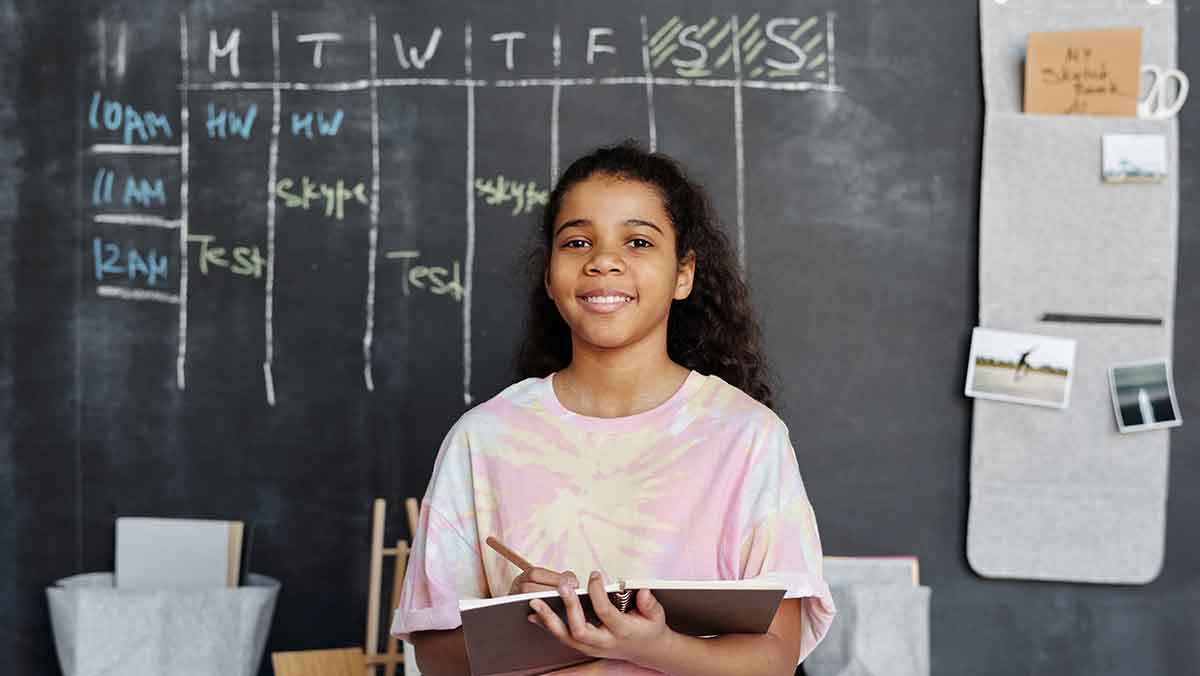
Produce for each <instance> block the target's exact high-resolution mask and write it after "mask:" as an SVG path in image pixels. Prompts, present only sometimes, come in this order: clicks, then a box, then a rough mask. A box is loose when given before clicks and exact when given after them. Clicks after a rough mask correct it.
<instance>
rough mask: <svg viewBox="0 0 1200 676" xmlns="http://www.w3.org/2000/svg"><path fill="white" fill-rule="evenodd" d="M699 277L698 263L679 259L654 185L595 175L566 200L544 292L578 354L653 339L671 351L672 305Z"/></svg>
mask: <svg viewBox="0 0 1200 676" xmlns="http://www.w3.org/2000/svg"><path fill="white" fill-rule="evenodd" d="M694 273H695V262H694V257H692V256H691V255H689V256H688V257H687V259H686V260H684V261H680V260H679V259H678V258H677V257H676V255H675V229H674V227H672V225H671V220H670V217H669V216H668V215H667V212H666V209H665V208H664V206H663V202H662V198H661V197H659V194H658V191H657V190H656V189H655V188H654V187H653V186H651V185H647V184H645V183H641V182H639V181H636V180H624V179H618V178H615V177H613V176H606V175H596V176H592V177H591V178H588V179H585V180H584V181H581V182H579V183H577V184H575V185H574V186H573V187H572V188H570V189H569V190H568V191H567V193H566V194H565V195H563V198H562V204H561V206H560V208H559V212H558V218H557V219H556V220H555V223H554V232H553V238H552V240H551V248H550V265H549V267H548V268H547V270H546V293H548V294H549V295H550V298H551V300H553V301H554V304H555V305H556V306H557V307H558V312H559V314H561V315H562V318H563V319H564V320H565V321H566V323H567V326H569V327H570V328H571V335H572V341H573V343H574V344H575V346H576V348H578V347H581V345H580V343H581V342H582V343H583V344H585V345H587V346H590V347H594V348H600V349H618V348H625V347H629V346H632V345H639V344H643V343H645V342H646V341H647V340H651V341H661V343H662V345H663V349H664V350H665V349H666V337H667V317H668V316H669V314H670V311H671V302H672V301H673V300H676V299H683V298H687V296H688V294H689V293H691V290H692V278H693V275H694Z"/></svg>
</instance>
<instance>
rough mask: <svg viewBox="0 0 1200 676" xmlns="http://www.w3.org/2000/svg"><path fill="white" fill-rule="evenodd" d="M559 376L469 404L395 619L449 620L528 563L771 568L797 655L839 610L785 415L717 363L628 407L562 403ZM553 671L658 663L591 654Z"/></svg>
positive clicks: (686, 569)
mask: <svg viewBox="0 0 1200 676" xmlns="http://www.w3.org/2000/svg"><path fill="white" fill-rule="evenodd" d="M553 379H554V376H553V375H551V376H549V377H546V378H530V379H527V380H524V381H522V382H519V383H517V384H515V385H513V386H511V387H509V388H508V389H506V390H504V391H503V392H501V393H500V394H499V395H497V396H496V397H494V398H492V399H490V400H488V401H487V402H485V403H483V404H481V405H479V406H477V407H476V408H474V409H472V410H471V411H468V412H467V413H466V414H465V415H463V417H462V418H461V419H459V421H458V422H457V423H456V424H455V425H454V427H453V428H452V429H451V430H450V432H449V434H448V435H447V436H446V440H445V441H444V442H443V444H442V448H441V450H440V451H439V452H438V457H437V460H436V462H435V464H434V469H433V476H432V479H431V480H430V484H429V490H428V492H427V493H426V495H425V499H424V501H423V502H422V504H421V513H420V523H419V526H418V529H417V530H418V532H417V533H416V536H415V537H414V541H413V548H412V554H411V558H410V559H409V563H408V571H407V573H406V575H405V578H404V588H403V591H402V593H401V596H400V605H399V608H398V609H397V610H396V614H395V618H394V621H393V624H392V633H393V634H395V635H397V636H399V637H401V638H408V636H409V634H410V633H412V632H415V631H422V630H426V629H454V628H456V627H458V626H460V625H461V624H462V619H461V616H460V615H459V612H458V601H459V599H465V598H490V597H496V596H503V595H505V594H507V593H508V591H509V587H510V585H511V583H512V580H513V578H515V577H516V576H517V575H518V574H519V573H520V570H519V569H518V568H517V567H516V566H514V565H513V564H512V563H510V562H508V561H507V560H505V559H504V558H502V557H501V556H500V555H499V554H497V553H495V552H494V551H493V550H492V549H491V548H490V547H487V546H486V545H485V544H484V540H485V539H486V538H487V536H489V535H495V536H496V537H497V538H499V539H500V540H501V541H502V542H504V543H505V544H507V545H508V546H509V547H511V548H512V549H513V550H515V551H517V552H518V553H520V554H521V555H522V556H524V557H525V558H526V559H528V560H529V561H531V562H533V563H534V565H538V566H541V567H544V568H549V569H551V570H573V571H575V573H576V575H578V576H579V578H580V579H581V580H584V579H586V576H587V575H588V573H590V572H591V571H592V570H599V571H601V573H603V574H604V577H605V581H606V582H611V581H615V580H618V579H631V578H655V579H672V580H739V579H747V578H756V577H768V578H772V579H774V580H777V581H781V582H783V583H785V584H786V585H787V587H788V591H787V594H786V596H787V597H788V598H802V599H803V600H802V606H803V616H802V622H803V625H802V636H801V640H800V655H801V659H803V658H804V656H806V655H808V653H809V652H810V651H812V649H813V647H815V646H816V645H817V643H818V642H819V641H820V640H821V638H822V637H823V636H824V635H825V632H826V631H827V630H828V628H829V625H830V622H831V621H832V620H833V615H834V606H833V599H832V597H831V596H830V594H829V587H828V585H827V584H826V583H825V581H824V579H823V578H822V575H821V542H820V538H819V535H818V533H817V523H816V521H815V520H814V518H813V511H812V507H811V505H810V504H809V501H808V496H807V494H806V493H805V490H804V484H803V483H802V482H801V479H800V472H799V469H798V467H797V463H796V456H795V453H794V451H793V449H792V445H791V442H790V441H789V438H788V430H787V427H786V426H785V425H784V423H783V422H782V421H781V420H780V419H779V418H778V417H777V416H776V415H775V414H774V413H773V412H772V411H771V410H770V409H768V408H767V407H765V406H763V405H762V404H760V403H758V402H757V401H755V400H754V399H752V398H751V397H749V396H748V395H746V394H745V393H743V392H742V391H741V390H739V389H737V388H736V387H733V386H732V385H729V384H728V383H726V382H725V381H724V380H721V379H720V378H718V377H716V376H704V375H701V374H699V373H697V372H695V371H693V372H691V373H690V374H689V375H688V377H687V379H686V380H685V381H684V384H683V386H682V387H680V389H679V390H678V391H677V392H676V393H675V394H674V395H672V396H671V397H670V398H669V399H668V400H667V401H665V402H663V403H662V404H660V405H658V406H657V407H655V408H653V409H650V410H648V411H645V412H642V413H638V414H635V415H631V416H627V417H622V418H593V417H589V416H584V415H579V414H577V413H574V412H572V411H569V410H567V409H566V408H564V407H563V405H562V404H561V403H560V402H559V400H558V397H557V396H556V395H555V393H554V387H553ZM555 673H560V674H568V673H569V674H584V673H587V674H653V673H657V672H654V671H651V670H647V669H642V668H639V667H636V666H634V665H632V664H630V663H627V662H620V661H613V660H601V661H598V662H592V663H590V664H585V665H582V666H579V667H573V668H570V669H566V670H563V671H560V672H555Z"/></svg>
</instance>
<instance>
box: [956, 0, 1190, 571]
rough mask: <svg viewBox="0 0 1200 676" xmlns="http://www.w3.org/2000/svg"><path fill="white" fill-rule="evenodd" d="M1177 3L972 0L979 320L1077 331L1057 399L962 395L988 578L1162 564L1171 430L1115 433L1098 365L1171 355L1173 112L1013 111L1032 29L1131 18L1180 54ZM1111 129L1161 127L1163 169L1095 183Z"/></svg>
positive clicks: (972, 526)
mask: <svg viewBox="0 0 1200 676" xmlns="http://www.w3.org/2000/svg"><path fill="white" fill-rule="evenodd" d="M1175 13H1176V7H1175V2H1174V0H1157V1H1156V0H1090V1H1084V0H981V1H980V24H981V25H980V34H981V40H982V61H983V78H984V97H985V101H986V110H985V120H984V148H983V167H982V176H981V181H982V188H981V202H980V223H979V229H980V232H979V325H980V326H982V327H985V328H990V329H1002V330H1009V331H1018V332H1023V333H1034V334H1044V335H1053V336H1062V337H1066V338H1073V339H1075V340H1076V341H1077V352H1076V361H1075V373H1074V382H1073V384H1072V389H1071V401H1070V406H1069V407H1068V408H1067V409H1066V410H1054V409H1044V408H1037V407H1032V406H1024V405H1019V404H1011V403H1002V402H997V401H988V400H982V399H976V400H975V401H974V421H973V430H972V440H971V478H970V483H971V500H970V513H969V517H968V524H967V557H968V560H969V561H970V564H971V567H972V568H973V569H974V570H975V571H976V572H977V573H979V574H980V575H982V576H985V577H995V578H1021V579H1042V580H1064V581H1075V582H1092V583H1126V584H1139V583H1146V582H1149V581H1150V580H1152V579H1153V578H1155V577H1156V576H1157V575H1158V572H1159V570H1160V568H1161V565H1162V559H1163V539H1164V533H1165V518H1166V514H1165V512H1166V498H1167V471H1168V457H1169V456H1168V433H1167V431H1165V430H1156V431H1149V432H1141V433H1137V434H1130V435H1122V434H1119V433H1118V430H1117V426H1116V423H1115V421H1114V417H1113V407H1112V403H1111V399H1110V391H1109V384H1108V378H1107V369H1108V367H1109V366H1111V365H1113V364H1115V363H1119V362H1126V361H1134V360H1138V359H1144V358H1154V357H1169V356H1170V354H1171V341H1172V330H1173V324H1174V321H1173V319H1174V304H1175V267H1176V238H1177V231H1178V208H1179V204H1178V203H1179V198H1178V167H1179V162H1178V152H1179V143H1178V125H1177V122H1176V120H1175V119H1173V118H1172V119H1166V120H1144V119H1138V118H1133V117H1100V116H1083V115H1070V116H1068V115H1055V116H1050V115H1026V114H1023V113H1022V112H1021V110H1022V91H1023V77H1024V63H1023V59H1024V52H1025V42H1026V39H1027V37H1028V35H1029V33H1031V32H1041V31H1067V30H1088V29H1100V28H1117V27H1134V26H1138V27H1141V28H1143V37H1142V63H1143V64H1154V65H1157V66H1160V67H1162V68H1174V67H1175V54H1176V17H1175ZM1106 133H1152V134H1161V135H1163V136H1164V137H1165V138H1166V140H1167V149H1168V150H1167V152H1168V174H1167V177H1166V179H1165V180H1164V181H1162V182H1159V183H1145V184H1136V185H1111V184H1105V183H1103V182H1102V180H1101V144H1102V137H1103V135H1104V134H1106ZM1048 314H1050V315H1053V314H1059V315H1062V314H1067V315H1088V316H1094V317H1095V316H1098V317H1108V318H1112V317H1139V318H1147V317H1149V318H1157V319H1161V323H1160V324H1155V323H1154V322H1145V321H1143V322H1141V323H1075V322H1069V321H1068V322H1064V321H1046V319H1045V317H1046V315H1048Z"/></svg>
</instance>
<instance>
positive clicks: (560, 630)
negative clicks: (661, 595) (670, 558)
mask: <svg viewBox="0 0 1200 676" xmlns="http://www.w3.org/2000/svg"><path fill="white" fill-rule="evenodd" d="M558 593H559V595H560V596H561V597H562V599H563V603H564V604H565V606H566V614H567V621H566V623H565V624H564V623H563V621H562V619H561V618H560V617H559V616H558V615H557V614H556V613H555V612H554V611H553V610H551V609H550V606H548V605H546V603H545V602H544V601H542V600H541V599H534V600H532V601H530V603H529V606H530V607H531V608H532V609H533V610H534V612H535V613H536V614H534V615H530V616H529V621H530V622H533V623H534V624H539V625H541V626H542V627H545V628H546V630H547V631H549V632H550V633H551V634H553V635H554V637H555V638H557V639H558V640H559V641H561V642H562V643H563V644H565V645H567V646H569V647H571V648H574V649H575V650H578V651H579V652H581V653H583V654H585V655H589V656H591V657H603V658H607V659H618V660H626V661H629V662H634V663H641V662H642V660H643V659H644V658H646V657H648V656H650V655H653V654H654V653H655V652H657V651H660V650H662V649H663V647H664V644H665V643H666V641H667V640H668V639H669V638H670V637H671V634H672V632H671V629H670V628H668V627H667V615H666V612H664V611H663V607H662V605H661V604H659V602H658V601H657V600H656V599H655V598H654V595H653V594H651V593H650V590H649V589H641V590H638V594H637V612H624V613H622V612H621V611H620V610H617V607H616V606H614V605H613V604H612V601H610V600H609V599H608V592H606V591H604V581H603V580H602V579H601V577H600V574H599V573H598V572H593V573H592V575H591V577H590V578H589V579H588V596H589V597H591V600H592V609H593V610H595V611H596V616H597V617H599V618H600V621H601V622H602V623H603V624H601V626H599V627H597V626H595V625H593V624H592V623H590V622H588V621H587V619H586V618H585V617H584V615H583V606H582V605H581V604H580V603H579V596H578V595H577V594H576V593H575V588H574V587H572V586H571V585H570V583H563V584H562V585H559V587H558Z"/></svg>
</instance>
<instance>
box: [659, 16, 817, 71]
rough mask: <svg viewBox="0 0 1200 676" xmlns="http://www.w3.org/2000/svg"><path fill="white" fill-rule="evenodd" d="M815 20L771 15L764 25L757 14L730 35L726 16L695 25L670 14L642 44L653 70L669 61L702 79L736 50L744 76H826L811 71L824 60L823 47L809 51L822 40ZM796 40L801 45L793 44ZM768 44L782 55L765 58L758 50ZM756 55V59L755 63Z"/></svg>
mask: <svg viewBox="0 0 1200 676" xmlns="http://www.w3.org/2000/svg"><path fill="white" fill-rule="evenodd" d="M819 24H820V19H819V18H818V17H816V16H812V17H809V18H807V19H804V20H801V19H799V18H795V17H775V18H772V19H770V20H768V21H767V22H766V23H765V24H764V23H762V21H761V16H760V15H758V14H754V15H752V16H750V18H748V19H747V20H746V21H745V22H743V23H742V24H741V25H740V26H738V29H737V32H736V33H735V32H734V30H733V22H732V21H730V20H729V19H725V20H722V19H719V18H718V17H715V16H714V17H709V18H708V19H707V20H705V21H702V22H699V23H685V22H684V21H682V20H681V19H680V18H679V17H678V16H673V17H671V18H670V19H668V20H667V21H666V22H664V23H663V24H662V25H661V26H659V27H658V29H657V30H656V31H654V33H653V35H651V36H650V38H649V40H648V41H647V47H648V48H649V54H650V58H651V63H652V65H653V67H654V68H659V67H660V66H663V65H664V64H667V63H668V60H669V65H670V67H671V68H672V69H673V70H674V71H675V74H676V75H679V76H680V77H687V78H699V77H707V76H709V75H711V74H712V73H713V71H715V70H719V69H721V68H725V67H727V66H729V65H731V64H732V63H733V60H734V53H735V51H736V53H737V55H738V57H739V59H738V60H739V61H740V64H741V71H742V72H743V73H745V74H746V75H747V76H749V77H759V76H761V75H763V74H764V72H765V74H766V76H767V77H768V78H780V77H795V76H799V75H811V77H813V78H815V79H825V78H826V77H827V74H826V73H825V72H824V71H819V70H816V69H817V68H820V67H821V66H822V65H824V64H825V63H826V58H827V57H826V54H825V53H824V52H823V51H822V52H819V53H815V54H814V51H815V50H817V49H818V48H820V47H821V46H822V44H823V42H824V40H825V34H824V33H823V32H821V31H820V30H819ZM814 29H816V30H814ZM806 33H809V35H807V36H806V35H805V34H806ZM802 39H803V40H804V43H803V44H801V43H800V42H799V41H800V40H802ZM769 45H774V46H775V51H776V53H777V54H778V55H779V56H784V55H785V54H786V59H776V58H773V57H771V56H767V54H766V53H765V52H764V50H765V49H766V48H767V47H768V46H769ZM760 57H763V61H762V63H759V62H758V60H759V58H760Z"/></svg>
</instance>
